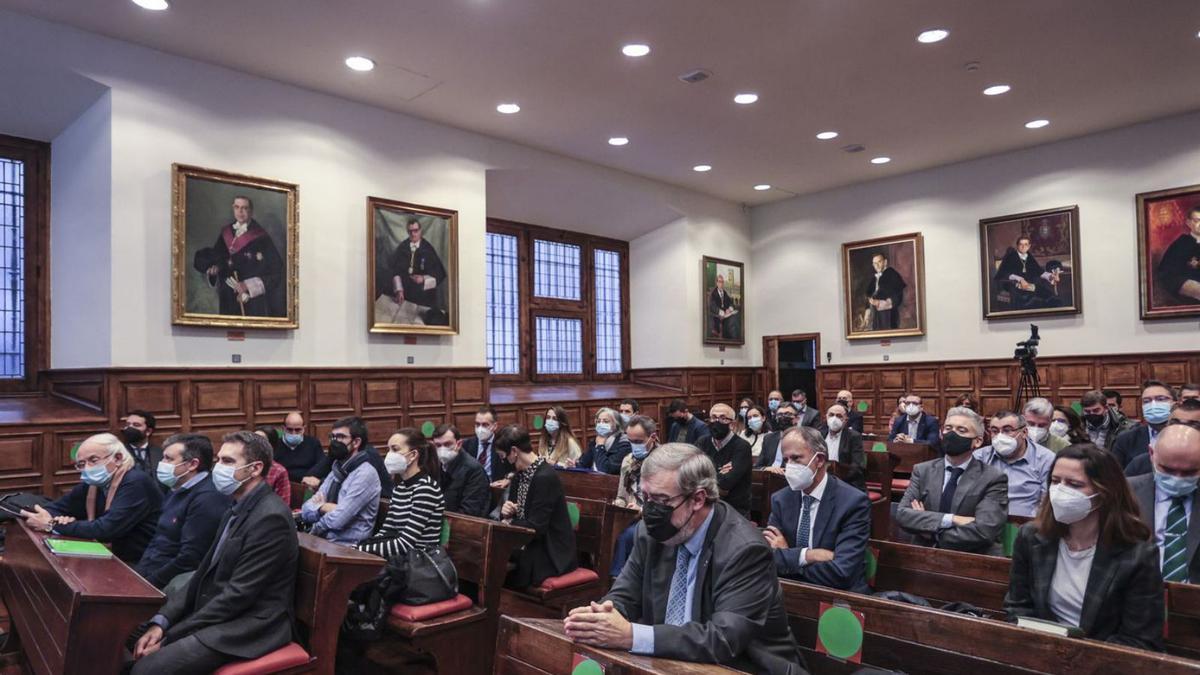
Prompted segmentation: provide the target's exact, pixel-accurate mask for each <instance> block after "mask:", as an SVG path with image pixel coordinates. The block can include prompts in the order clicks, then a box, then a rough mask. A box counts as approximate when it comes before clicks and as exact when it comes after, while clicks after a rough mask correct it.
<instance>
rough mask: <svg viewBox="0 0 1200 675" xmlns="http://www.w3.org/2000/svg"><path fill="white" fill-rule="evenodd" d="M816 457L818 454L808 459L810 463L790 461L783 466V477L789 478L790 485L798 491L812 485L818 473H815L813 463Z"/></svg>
mask: <svg viewBox="0 0 1200 675" xmlns="http://www.w3.org/2000/svg"><path fill="white" fill-rule="evenodd" d="M816 458H817V457H816V455H813V458H812V459H810V460H808V464H793V463H791V462H789V463H788V465H787V466H785V467H784V468H783V477H784V478H786V479H787V482H788V487H790V488H792V489H793V490H796V491H797V492H799V491H800V490H807V489H808V488H810V487H812V484H813V479H814V478H816V474H815V473H813V470H812V466H811V465H812V463H813V461H814V460H815V459H816Z"/></svg>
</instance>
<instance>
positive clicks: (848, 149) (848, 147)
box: [842, 143, 867, 153]
mask: <svg viewBox="0 0 1200 675" xmlns="http://www.w3.org/2000/svg"><path fill="white" fill-rule="evenodd" d="M866 149H867V146H865V145H859V144H858V143H851V144H850V145H843V146H842V150H843V151H845V152H849V153H855V152H862V151H863V150H866Z"/></svg>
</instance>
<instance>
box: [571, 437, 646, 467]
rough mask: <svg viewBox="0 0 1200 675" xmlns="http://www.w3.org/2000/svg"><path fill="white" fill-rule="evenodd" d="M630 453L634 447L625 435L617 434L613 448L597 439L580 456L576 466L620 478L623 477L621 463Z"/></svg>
mask: <svg viewBox="0 0 1200 675" xmlns="http://www.w3.org/2000/svg"><path fill="white" fill-rule="evenodd" d="M630 452H633V446H632V445H630V444H629V439H628V438H626V437H625V434H624V433H621V432H617V437H616V438H615V439H613V443H612V447H606V446H605V445H604V443H603V442H602V441H601V440H600V439H599V438H597V439H596V444H595V445H593V446H591V447H590V448H588V449H587V452H585V453H583V454H582V455H580V456H579V461H577V462H575V466H577V467H580V468H583V469H593V470H595V471H598V472H600V473H607V474H612V475H614V476H619V475H621V462H624V461H625V456H626V455H628V454H629V453H630Z"/></svg>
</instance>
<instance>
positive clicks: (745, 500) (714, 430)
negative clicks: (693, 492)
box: [696, 403, 754, 518]
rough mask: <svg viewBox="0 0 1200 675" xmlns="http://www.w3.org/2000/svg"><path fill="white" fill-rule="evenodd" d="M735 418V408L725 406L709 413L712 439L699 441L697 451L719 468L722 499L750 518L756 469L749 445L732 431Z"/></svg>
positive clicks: (708, 437)
mask: <svg viewBox="0 0 1200 675" xmlns="http://www.w3.org/2000/svg"><path fill="white" fill-rule="evenodd" d="M735 414H736V413H734V412H733V407H732V406H728V405H726V404H724V403H717V404H716V405H714V406H713V407H712V408H711V409H709V411H708V432H709V435H708V436H705V437H704V438H702V439H700V443H699V444H697V446H696V447H698V448H700V450H701V451H702V452H704V454H706V455H708V457H709V459H711V460H712V462H713V465H714V466H716V467H717V484H718V487H719V488H720V490H721V493H720V497H721V499H722V500H724V501H725V503H727V504H729V505H730V506H732V507H733V508H735V509H737V511H738V513H740V514H742V515H743V516H744V517H746V518H749V517H750V482H751V481H750V470H751V468H752V467H753V465H754V456H753V453H752V452H751V450H750V443H748V442H747V441H746V439H744V438H742V437H741V436H738V435H737V434H736V433H734V431H733V421H734V415H735Z"/></svg>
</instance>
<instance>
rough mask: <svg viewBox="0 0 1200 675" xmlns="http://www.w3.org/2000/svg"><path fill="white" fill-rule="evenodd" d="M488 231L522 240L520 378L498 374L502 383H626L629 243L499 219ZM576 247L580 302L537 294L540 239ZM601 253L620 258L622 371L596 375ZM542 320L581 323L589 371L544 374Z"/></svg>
mask: <svg viewBox="0 0 1200 675" xmlns="http://www.w3.org/2000/svg"><path fill="white" fill-rule="evenodd" d="M487 231H488V232H494V233H496V234H507V235H511V236H515V237H517V263H518V265H519V269H518V271H517V286H518V289H517V290H518V298H519V300H518V302H519V303H520V308H519V311H518V325H519V335H520V341H521V342H520V345H519V352H520V373H518V374H516V375H495V374H493V375H492V378H491V379H492V381H493V382H496V383H535V382H592V381H597V380H602V381H624V380H626V379H628V373H629V335H630V330H629V242H625V241H621V240H619V239H609V238H607V237H599V236H595V235H589V234H583V233H579V232H568V231H566V230H557V229H554V228H549V227H542V226H540V225H531V224H529V223H521V222H516V221H511V220H502V219H498V218H488V219H487ZM537 239H541V240H543V241H549V242H553V243H564V244H572V245H575V246H578V247H579V248H580V279H579V288H580V293H579V296H580V299H579V300H578V301H575V300H562V299H559V298H539V297H536V296H534V294H533V282H534V264H533V262H534V254H533V250H534V240H537ZM595 249H603V250H606V251H615V252H616V253H617V254H618V256H619V258H620V271H619V275H620V282H621V372H619V373H599V374H598V373H597V372H596V278H595V277H596V274H595V254H594V252H593V251H594V250H595ZM537 316H547V317H559V318H569V319H579V320H580V321H581V322H582V326H583V345H582V350H583V372H582V373H581V374H579V375H565V374H539V373H537V372H536V366H537V358H536V356H537V351H536V350H537V336H536V335H535V333H534V330H535V325H536V319H535V317H537Z"/></svg>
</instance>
